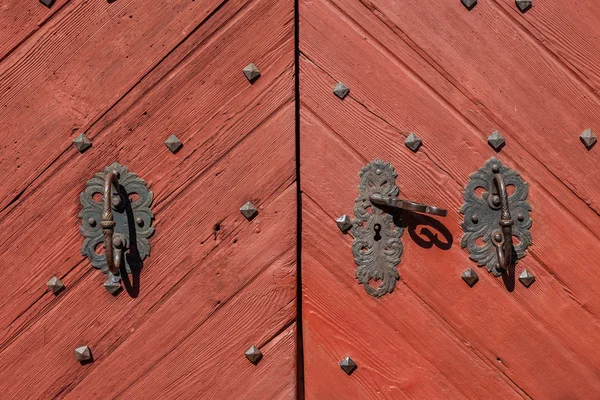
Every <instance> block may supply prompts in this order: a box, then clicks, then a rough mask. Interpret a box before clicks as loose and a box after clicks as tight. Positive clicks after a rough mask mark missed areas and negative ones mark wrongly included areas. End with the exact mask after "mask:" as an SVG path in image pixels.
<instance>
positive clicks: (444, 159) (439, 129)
mask: <svg viewBox="0 0 600 400" xmlns="http://www.w3.org/2000/svg"><path fill="white" fill-rule="evenodd" d="M315 4H316V3H315ZM313 6H314V5H311V7H307V11H306V12H305V15H307V13H309V14H308V16H310V17H311V18H312V19H315V20H316V21H317V23H316V25H315V26H312V25H310V24H309V23H304V25H303V26H304V28H303V32H304V35H303V38H304V39H302V40H305V41H306V47H305V51H306V53H307V54H308V55H309V56H310V57H314V58H315V59H316V60H319V62H321V61H322V62H323V63H324V64H325V65H326V66H327V68H328V69H331V70H333V71H336V74H334V76H331V73H323V74H322V78H317V80H316V81H314V83H308V82H307V83H306V87H307V88H309V87H310V86H312V87H314V88H315V90H314V91H310V90H309V89H306V90H305V92H304V94H303V101H304V102H305V104H307V105H308V107H309V108H311V109H312V110H314V112H315V113H317V114H318V115H322V116H325V115H326V116H327V117H328V118H329V117H330V116H331V115H333V112H332V110H334V109H335V108H336V107H337V108H338V109H339V112H338V114H337V115H338V117H337V118H335V119H337V120H340V121H346V122H347V121H348V119H349V118H353V121H352V124H354V125H348V126H350V127H351V129H350V130H349V132H348V134H347V142H348V143H353V142H356V140H357V139H358V140H363V139H364V138H365V135H366V136H368V140H367V142H368V143H366V144H362V146H363V147H364V148H365V149H372V150H371V151H372V152H371V153H370V154H368V155H367V158H369V159H372V158H375V157H377V156H383V154H386V153H382V151H389V152H391V151H392V150H393V149H403V150H406V149H405V146H404V144H403V141H404V138H405V137H406V133H407V132H410V131H414V132H417V134H418V135H419V136H420V137H422V138H423V139H424V143H425V145H424V146H423V150H422V152H420V153H419V156H420V157H427V158H429V159H431V160H432V162H433V163H434V164H435V165H437V166H438V167H439V169H441V171H442V172H443V171H446V172H447V173H448V174H450V176H448V177H446V178H442V177H440V178H436V181H435V184H436V186H440V185H442V186H444V185H450V187H452V185H456V186H455V187H456V188H457V189H458V190H457V192H456V193H455V195H456V196H458V198H460V197H461V194H460V191H462V187H464V185H465V184H466V182H467V181H468V177H469V175H470V174H471V173H472V172H473V171H475V170H477V169H479V168H480V167H481V166H482V165H483V164H484V162H485V160H487V159H488V158H489V157H491V156H493V155H495V153H494V151H493V150H492V149H491V148H490V147H489V146H488V145H487V143H486V139H485V135H482V132H481V130H480V129H478V128H477V127H476V126H473V125H472V124H471V122H470V121H468V120H465V119H464V118H463V116H462V114H459V113H456V108H454V107H451V105H450V104H448V103H447V102H443V101H439V97H437V96H435V95H434V94H432V93H431V92H430V90H429V87H428V86H424V85H423V84H422V81H420V80H418V79H415V78H414V76H412V75H411V74H410V73H406V72H405V71H403V70H402V69H401V68H398V67H399V66H398V65H397V64H392V63H390V60H389V58H388V57H386V56H384V55H382V54H381V52H380V49H377V48H375V47H376V46H369V45H365V46H352V45H351V44H352V43H356V42H359V41H360V40H361V39H360V38H361V37H362V36H359V34H358V33H356V32H355V31H353V30H351V29H347V30H344V29H342V28H340V29H335V30H331V31H327V32H323V30H324V29H325V28H323V27H326V26H331V23H332V22H331V21H333V20H334V19H336V18H338V15H337V14H332V12H329V13H327V12H326V10H327V9H326V8H325V9H315V10H318V11H319V12H314V14H313V11H314V10H313V11H308V10H310V9H312V7H313ZM319 18H325V20H324V21H321V20H319ZM316 26H318V27H319V28H318V29H317V28H315V27H316ZM311 35H315V38H314V39H311ZM323 35H325V36H327V37H328V38H331V39H333V40H331V41H329V40H328V41H323V40H319V38H320V37H322V36H323ZM344 37H345V39H344ZM302 43H304V42H301V45H302ZM330 43H336V45H335V46H334V45H331V46H330V45H329V44H330ZM317 44H318V45H317ZM310 46H312V47H310ZM350 52H352V56H349V55H348V54H349V53H350ZM324 55H329V56H324ZM353 60H368V61H364V62H363V63H356V62H355V61H354V62H355V64H354V66H353V68H352V69H348V68H345V67H344V65H346V64H347V63H351V62H353ZM376 66H377V68H378V70H379V71H380V72H379V74H378V75H374V74H369V73H368V72H369V71H373V70H374V69H375V68H376ZM321 68H324V66H321ZM315 69H317V70H318V69H319V68H315ZM378 76H385V77H386V79H385V80H381V79H378ZM302 77H303V79H304V80H305V81H309V80H310V79H311V75H310V74H307V75H306V76H304V75H303V76H302ZM369 78H371V79H369ZM335 80H342V81H345V82H347V83H349V85H350V87H351V88H353V87H354V90H353V91H351V94H350V96H351V98H352V99H353V100H356V101H357V106H356V107H355V108H356V109H358V110H361V114H357V113H356V112H352V113H347V112H346V111H345V110H344V107H343V106H342V105H341V103H339V102H335V98H330V97H329V96H328V94H329V93H330V90H331V89H330V88H331V87H332V86H333V84H334V82H335ZM317 90H318V92H317ZM351 90H352V89H351ZM313 92H314V93H318V95H316V96H313V95H312V93H313ZM310 97H313V100H312V101H311V102H310V104H309V103H308V100H304V99H305V98H306V99H307V98H310ZM324 109H326V110H327V112H322V111H321V110H324ZM363 111H364V112H363ZM365 114H367V115H371V117H372V118H374V119H377V120H378V122H377V123H378V125H380V126H386V125H389V126H388V127H386V128H385V130H384V132H385V134H381V133H377V131H371V132H369V133H365V132H364V131H363V130H362V129H364V128H362V126H361V124H362V120H363V118H365V117H364V115H365ZM356 126H361V128H358V129H357V128H356ZM361 132H362V134H360V135H359V133H361ZM519 150H520V146H518V145H517V143H516V142H511V143H510V145H507V147H506V149H504V150H503V151H502V153H501V154H500V155H499V156H500V158H501V159H503V160H504V161H505V163H506V164H508V165H509V166H511V167H512V168H515V169H516V170H517V171H519V172H520V173H521V174H522V176H523V177H524V179H525V180H526V181H527V182H529V183H530V184H531V187H532V188H531V196H532V197H535V198H537V200H536V201H539V203H537V204H538V206H536V205H535V202H534V209H535V210H536V213H537V217H536V216H534V218H533V219H534V226H533V228H532V229H533V232H534V234H533V235H534V236H533V237H534V245H533V247H532V248H531V251H530V253H529V254H530V255H533V256H534V257H535V258H536V259H537V260H538V261H539V262H540V263H541V264H542V265H543V266H544V268H545V269H547V270H548V272H549V273H551V274H552V275H553V276H554V277H555V278H556V279H557V280H558V281H559V282H561V284H562V285H563V287H564V289H563V290H564V291H566V292H567V293H568V294H569V295H570V296H572V297H573V298H574V299H575V301H576V302H578V303H579V304H580V305H581V306H582V307H583V308H584V309H585V310H586V311H588V312H591V313H592V314H593V315H595V316H596V317H598V315H600V314H599V313H598V312H599V311H600V310H599V308H598V305H599V303H598V296H597V289H596V288H597V287H598V286H597V285H598V284H600V282H596V280H595V274H594V273H593V271H592V270H591V269H590V268H591V267H590V266H591V265H594V259H596V258H597V257H598V256H600V254H598V252H599V251H600V249H599V248H598V246H597V244H596V243H597V240H598V237H599V236H598V227H599V226H600V225H599V224H597V223H595V222H594V221H597V220H598V216H597V215H596V214H595V213H594V212H593V211H591V210H589V209H588V210H587V214H586V211H585V209H586V208H588V207H586V206H585V205H583V204H581V203H580V202H577V201H575V202H572V203H568V202H567V201H566V200H567V199H569V198H571V199H572V195H573V194H572V193H570V191H569V190H568V189H566V188H565V187H564V185H562V184H560V182H559V181H557V180H556V177H554V176H552V174H548V170H547V169H546V168H545V167H544V166H543V165H541V164H539V163H538V162H536V161H535V160H534V159H532V157H531V156H530V155H529V154H528V153H527V152H523V151H519ZM399 151H400V150H399ZM565 151H566V150H565ZM386 158H390V156H386ZM565 165H567V164H566V163H565ZM414 168H416V167H414ZM438 174H439V173H438ZM536 191H537V193H538V194H536ZM434 193H435V194H434ZM423 196H424V197H423V198H420V199H416V200H419V201H423V202H426V203H430V204H436V203H437V204H448V200H447V198H448V195H441V194H439V193H436V192H435V191H427V192H425V193H423ZM440 196H441V197H440ZM559 199H560V200H561V201H560V202H558V203H557V202H556V200H559ZM461 203H462V202H461V201H458V200H457V201H456V204H457V205H458V206H457V208H456V209H458V207H459V206H460V204H461ZM581 215H585V216H586V219H585V220H583V221H585V222H582V219H581V218H580V216H581ZM565 226H569V228H568V229H565V228H564V227H565ZM559 244H560V245H559ZM575 254H576V255H577V257H576V258H574V255H575ZM574 267H575V268H574Z"/></svg>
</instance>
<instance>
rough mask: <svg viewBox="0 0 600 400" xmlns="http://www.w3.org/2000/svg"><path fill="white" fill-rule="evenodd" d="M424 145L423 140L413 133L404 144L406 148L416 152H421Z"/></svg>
mask: <svg viewBox="0 0 600 400" xmlns="http://www.w3.org/2000/svg"><path fill="white" fill-rule="evenodd" d="M422 143H423V141H422V140H421V138H420V137H418V136H417V135H415V134H414V133H411V134H410V135H408V136H407V137H406V140H405V141H404V144H405V145H406V147H408V148H409V149H411V150H412V151H414V152H416V151H417V150H419V147H421V144H422Z"/></svg>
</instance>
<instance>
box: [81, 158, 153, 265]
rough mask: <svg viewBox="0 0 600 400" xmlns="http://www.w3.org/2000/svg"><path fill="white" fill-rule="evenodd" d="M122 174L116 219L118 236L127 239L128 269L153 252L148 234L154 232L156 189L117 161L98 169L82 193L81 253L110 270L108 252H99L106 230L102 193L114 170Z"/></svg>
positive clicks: (115, 193)
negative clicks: (103, 226) (151, 208)
mask: <svg viewBox="0 0 600 400" xmlns="http://www.w3.org/2000/svg"><path fill="white" fill-rule="evenodd" d="M115 170H116V171H117V172H118V173H119V174H120V179H119V187H118V188H115V187H114V186H113V190H112V192H113V194H112V196H113V201H112V204H113V208H112V212H113V218H114V221H115V223H116V225H115V230H114V237H115V238H120V239H121V240H123V241H124V243H125V249H126V251H125V256H124V260H123V261H124V264H125V268H126V270H127V272H128V273H130V272H131V271H132V270H135V269H139V268H140V267H141V265H142V261H143V260H144V259H145V258H146V257H147V256H148V255H149V254H150V242H149V240H148V238H149V237H150V236H152V234H153V233H154V228H153V227H152V221H153V219H154V215H153V214H152V211H151V210H150V205H151V204H152V199H153V197H154V195H153V193H152V192H151V191H149V190H148V187H147V186H146V182H145V181H144V180H143V179H140V178H139V177H138V176H137V175H136V174H134V173H131V172H129V171H128V170H127V168H126V167H124V166H123V165H121V164H119V163H114V164H112V165H110V166H108V167H106V168H105V169H104V171H103V172H98V173H97V174H95V175H94V176H93V177H92V178H91V179H90V180H89V181H87V183H86V188H85V190H84V191H83V192H82V193H81V195H80V196H79V198H80V201H81V205H82V206H83V209H82V210H81V212H80V213H79V218H81V225H80V227H79V231H80V232H81V234H82V235H83V236H84V238H85V239H84V241H83V244H82V246H81V254H83V255H84V256H87V257H88V259H89V260H90V262H91V264H92V266H93V267H94V268H97V269H101V270H102V272H104V273H105V274H106V273H107V272H108V267H107V264H106V256H105V255H104V253H103V252H102V253H98V252H97V251H98V250H101V249H103V244H104V234H103V232H102V228H101V226H100V222H101V221H102V194H103V192H104V178H105V176H106V174H107V173H108V172H110V171H115Z"/></svg>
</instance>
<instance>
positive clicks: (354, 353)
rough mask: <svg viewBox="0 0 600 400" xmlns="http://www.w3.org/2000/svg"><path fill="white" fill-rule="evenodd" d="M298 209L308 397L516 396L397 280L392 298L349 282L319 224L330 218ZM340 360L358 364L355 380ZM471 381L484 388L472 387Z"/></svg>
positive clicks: (327, 228)
mask: <svg viewBox="0 0 600 400" xmlns="http://www.w3.org/2000/svg"><path fill="white" fill-rule="evenodd" d="M303 204H304V210H303V218H304V226H305V227H306V229H305V232H304V233H303V243H304V245H303V263H304V264H303V279H302V285H303V301H304V306H303V322H304V328H303V331H304V333H305V336H304V346H305V349H306V353H305V360H306V361H305V362H306V392H307V394H312V396H308V398H320V396H324V397H325V398H340V397H344V396H347V397H350V398H386V399H400V398H423V399H426V398H448V399H449V398H457V399H462V398H465V397H466V398H489V399H492V398H521V395H522V392H521V391H520V390H519V389H518V387H516V386H515V385H513V384H512V383H511V382H510V381H509V380H508V379H507V378H506V377H504V376H503V375H502V374H501V373H500V372H499V371H497V370H496V369H495V367H494V366H490V365H489V363H488V362H487V361H486V360H484V359H482V358H480V357H479V356H478V355H476V354H474V353H473V352H472V351H471V349H470V348H469V347H468V346H465V343H464V342H463V340H464V339H462V338H458V337H456V334H455V332H453V331H451V330H449V329H448V328H447V327H446V326H445V325H446V324H445V323H444V322H443V321H440V320H438V319H437V318H436V317H435V316H434V315H432V314H431V313H430V311H429V310H428V309H427V307H426V306H424V304H423V303H422V302H421V300H420V299H419V298H418V297H417V296H415V295H414V293H412V292H411V291H410V290H407V288H405V287H402V283H400V284H399V286H400V287H398V288H397V290H395V291H394V295H393V296H394V297H388V298H382V299H380V300H373V299H372V298H370V297H368V296H367V295H366V294H365V292H364V289H363V288H362V287H361V286H359V285H357V284H356V281H355V279H354V268H353V265H352V264H353V261H352V253H351V251H350V249H349V248H348V247H347V246H346V245H341V242H344V239H343V238H341V237H340V234H339V230H338V232H336V230H337V227H336V226H335V225H334V224H330V223H325V224H324V223H323V222H324V221H328V220H330V217H329V216H328V215H327V214H325V213H324V212H323V211H322V210H321V209H320V207H319V206H318V205H317V204H316V203H314V202H313V201H312V200H311V199H310V198H305V199H304V201H303ZM323 243H327V245H323ZM332 249H336V251H335V252H332V251H331V250H332ZM346 356H350V357H351V358H352V359H353V360H354V361H355V362H356V363H357V364H358V369H357V371H356V372H355V373H353V374H352V377H353V378H355V379H349V378H348V377H347V376H346V374H345V373H344V372H343V371H342V370H341V369H340V367H339V365H338V364H339V362H340V361H341V359H342V358H344V357H346ZM458 366H460V367H458ZM399 371H401V373H400V372H399ZM478 379H481V380H484V381H485V382H486V384H485V385H481V384H475V382H477V380H478Z"/></svg>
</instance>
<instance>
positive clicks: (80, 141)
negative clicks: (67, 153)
mask: <svg viewBox="0 0 600 400" xmlns="http://www.w3.org/2000/svg"><path fill="white" fill-rule="evenodd" d="M73 144H74V145H75V147H77V150H79V152H80V153H83V152H84V151H86V150H87V149H89V148H90V147H92V142H90V139H88V137H87V136H85V134H84V133H82V134H81V135H79V136H77V137H76V138H75V139H73Z"/></svg>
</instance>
